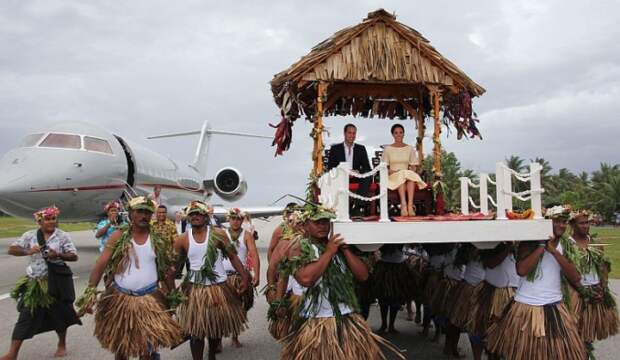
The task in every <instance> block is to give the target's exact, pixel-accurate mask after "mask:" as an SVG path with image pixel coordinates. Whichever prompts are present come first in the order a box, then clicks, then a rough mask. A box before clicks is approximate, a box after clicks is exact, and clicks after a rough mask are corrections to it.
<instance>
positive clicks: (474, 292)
mask: <svg viewBox="0 0 620 360" xmlns="http://www.w3.org/2000/svg"><path fill="white" fill-rule="evenodd" d="M483 286H484V283H482V282H481V283H480V284H478V285H476V286H473V285H471V284H469V283H468V282H467V281H461V282H460V283H459V284H458V285H457V287H456V288H455V289H456V290H453V292H451V294H450V295H451V298H452V299H453V301H454V306H453V307H452V308H451V309H450V313H449V314H448V317H449V319H450V323H452V324H453V325H454V326H456V327H457V328H459V329H464V328H465V327H466V326H467V324H468V323H469V318H470V316H471V311H472V308H473V306H474V304H475V303H476V302H477V301H478V295H479V294H480V291H481V290H482V287H483ZM452 293H453V294H454V296H453V297H452Z"/></svg>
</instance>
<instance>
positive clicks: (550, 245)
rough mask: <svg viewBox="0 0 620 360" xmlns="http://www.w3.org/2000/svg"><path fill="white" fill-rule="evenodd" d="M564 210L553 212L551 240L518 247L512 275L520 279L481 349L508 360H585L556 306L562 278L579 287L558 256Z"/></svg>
mask: <svg viewBox="0 0 620 360" xmlns="http://www.w3.org/2000/svg"><path fill="white" fill-rule="evenodd" d="M568 213H569V211H567V209H565V208H564V207H554V208H551V209H549V210H548V211H547V214H546V216H547V217H548V218H552V219H553V236H551V237H550V238H549V240H547V241H540V242H524V243H521V244H520V245H519V260H518V261H517V273H518V274H519V276H521V277H522V280H521V284H520V285H519V287H518V288H517V292H516V295H515V299H514V302H513V303H512V304H511V305H510V307H509V308H508V310H507V311H506V312H505V313H504V315H503V316H502V318H501V319H499V320H498V321H497V322H496V323H494V324H491V326H490V327H489V329H488V331H487V350H488V351H489V352H490V353H493V354H498V355H500V356H502V357H504V358H505V359H508V360H513V359H514V360H521V359H523V360H525V359H540V360H552V359H576V360H584V359H586V358H587V354H586V348H585V345H584V343H583V341H582V339H581V337H580V336H579V332H578V330H577V324H576V321H575V318H574V317H573V316H572V314H570V312H569V311H568V310H567V308H566V306H565V305H564V303H563V301H562V276H564V277H565V278H566V279H568V281H570V282H571V283H572V284H579V281H580V280H581V276H580V275H579V272H578V271H577V269H576V268H575V266H574V265H573V264H571V263H570V262H569V261H568V260H567V259H566V257H564V255H563V250H562V245H561V244H560V238H561V237H562V236H563V235H564V232H565V231H566V226H567V220H568Z"/></svg>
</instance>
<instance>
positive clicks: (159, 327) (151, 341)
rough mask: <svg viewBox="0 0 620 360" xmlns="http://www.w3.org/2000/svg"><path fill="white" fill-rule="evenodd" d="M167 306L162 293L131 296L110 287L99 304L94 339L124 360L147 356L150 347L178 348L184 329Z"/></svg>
mask: <svg viewBox="0 0 620 360" xmlns="http://www.w3.org/2000/svg"><path fill="white" fill-rule="evenodd" d="M164 302H165V300H164V297H163V295H162V294H161V292H160V291H159V290H157V291H155V292H153V293H151V294H149V295H144V296H131V295H126V294H123V293H120V292H119V291H117V290H116V289H115V288H114V287H109V288H108V289H107V290H106V291H105V293H104V294H103V296H101V298H100V299H99V302H98V303H97V313H96V315H95V336H96V337H97V339H98V340H99V343H101V346H103V347H104V348H105V349H108V350H109V351H111V352H113V353H115V354H117V355H120V356H121V357H124V358H128V357H140V356H147V355H148V348H149V345H150V346H151V347H153V348H159V347H172V346H174V345H177V344H178V343H179V342H180V341H181V337H182V335H181V328H180V327H179V325H178V324H177V323H176V322H175V321H174V319H173V318H172V314H171V313H170V312H169V311H168V310H167V309H166V307H165V306H164Z"/></svg>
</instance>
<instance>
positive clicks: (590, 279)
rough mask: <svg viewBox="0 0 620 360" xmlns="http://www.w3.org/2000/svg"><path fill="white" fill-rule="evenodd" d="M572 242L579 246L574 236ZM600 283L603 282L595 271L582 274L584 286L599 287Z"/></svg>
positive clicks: (571, 238)
mask: <svg viewBox="0 0 620 360" xmlns="http://www.w3.org/2000/svg"><path fill="white" fill-rule="evenodd" d="M570 240H571V241H572V242H573V244H575V246H577V241H575V239H573V237H572V236H571V237H570ZM600 282H601V280H600V279H599V278H598V274H597V273H596V271H595V270H592V271H590V272H589V273H587V274H581V285H582V286H592V285H598V284H599V283H600Z"/></svg>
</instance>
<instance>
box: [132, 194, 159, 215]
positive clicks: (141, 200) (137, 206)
mask: <svg viewBox="0 0 620 360" xmlns="http://www.w3.org/2000/svg"><path fill="white" fill-rule="evenodd" d="M128 206H129V210H147V211H150V212H152V213H153V212H155V203H154V202H153V200H151V199H149V198H147V197H146V196H136V197H135V198H133V199H131V200H129V202H128Z"/></svg>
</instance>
